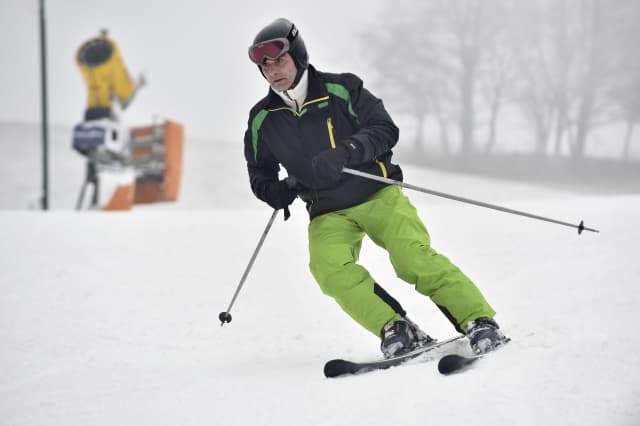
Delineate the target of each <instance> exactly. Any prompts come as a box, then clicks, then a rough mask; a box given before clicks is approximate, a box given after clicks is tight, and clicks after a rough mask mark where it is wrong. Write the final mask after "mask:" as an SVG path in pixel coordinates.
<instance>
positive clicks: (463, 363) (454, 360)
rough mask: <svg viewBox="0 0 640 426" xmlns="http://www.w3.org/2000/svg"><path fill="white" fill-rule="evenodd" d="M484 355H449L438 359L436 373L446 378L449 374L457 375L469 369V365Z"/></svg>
mask: <svg viewBox="0 0 640 426" xmlns="http://www.w3.org/2000/svg"><path fill="white" fill-rule="evenodd" d="M483 356H484V355H472V356H463V355H458V354H449V355H445V356H443V357H442V358H440V361H438V371H439V372H440V374H444V375H445V376H448V375H449V374H453V373H459V372H462V371H464V370H465V369H467V368H469V366H471V364H473V363H474V362H476V361H478V360H479V359H480V358H482V357H483Z"/></svg>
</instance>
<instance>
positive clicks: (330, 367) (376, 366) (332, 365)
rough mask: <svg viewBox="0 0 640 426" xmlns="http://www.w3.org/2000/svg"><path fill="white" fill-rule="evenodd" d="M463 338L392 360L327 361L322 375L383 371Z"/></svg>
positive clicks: (442, 342) (422, 348)
mask: <svg viewBox="0 0 640 426" xmlns="http://www.w3.org/2000/svg"><path fill="white" fill-rule="evenodd" d="M463 337H464V336H463V335H460V336H455V337H452V338H450V339H446V340H442V341H440V342H436V343H435V344H433V345H428V346H423V347H419V348H417V349H414V350H412V351H410V352H407V353H405V354H402V355H399V356H396V357H392V358H384V359H379V360H376V361H368V362H354V361H347V360H344V359H332V360H331V361H328V362H327V363H326V364H325V365H324V375H325V376H326V377H338V376H344V375H347V374H361V373H366V372H369V371H375V370H384V369H387V368H389V367H395V366H398V365H401V364H404V363H405V362H407V361H409V360H412V359H415V358H418V357H419V356H420V355H423V354H426V353H428V352H431V351H433V350H435V349H438V348H441V347H442V346H444V345H447V344H449V343H453V342H455V341H457V340H460V339H462V338H463Z"/></svg>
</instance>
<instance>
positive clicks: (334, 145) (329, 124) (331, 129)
mask: <svg viewBox="0 0 640 426" xmlns="http://www.w3.org/2000/svg"><path fill="white" fill-rule="evenodd" d="M327 130H328V131H329V142H331V148H333V149H336V141H335V139H334V138H333V122H332V121H331V117H329V118H327Z"/></svg>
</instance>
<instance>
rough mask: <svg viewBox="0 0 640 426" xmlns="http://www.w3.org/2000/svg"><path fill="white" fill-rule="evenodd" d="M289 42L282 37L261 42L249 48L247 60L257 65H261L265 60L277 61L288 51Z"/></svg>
mask: <svg viewBox="0 0 640 426" xmlns="http://www.w3.org/2000/svg"><path fill="white" fill-rule="evenodd" d="M290 46H291V45H290V44H289V40H288V39H287V38H284V37H280V38H274V39H272V40H267V41H262V42H260V43H256V44H254V45H253V46H250V47H249V59H251V62H253V63H254V64H257V65H262V64H263V63H264V61H266V60H267V59H272V60H275V59H278V58H279V57H281V56H282V55H284V54H285V53H287V52H288V51H289V47H290Z"/></svg>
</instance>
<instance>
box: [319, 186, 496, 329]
mask: <svg viewBox="0 0 640 426" xmlns="http://www.w3.org/2000/svg"><path fill="white" fill-rule="evenodd" d="M308 232H309V257H310V259H309V268H310V269H311V273H312V274H313V276H314V278H315V279H316V281H317V282H318V284H319V285H320V288H321V289H322V292H323V293H325V294H326V295H328V296H331V297H333V298H334V299H335V300H336V302H338V304H339V305H340V307H341V308H342V309H343V310H344V311H345V312H346V313H347V314H349V315H350V316H351V317H352V318H353V319H354V320H355V321H357V322H358V323H360V324H361V325H362V326H363V327H364V328H366V329H367V330H369V331H370V332H372V333H373V334H375V335H376V336H380V333H381V331H382V327H383V326H384V325H385V324H386V323H387V322H389V321H391V320H393V319H396V318H399V316H400V315H399V314H398V312H396V310H394V309H393V308H392V306H390V305H389V304H388V303H387V302H385V301H384V300H383V299H382V298H381V297H380V296H378V295H377V294H376V292H374V280H373V278H372V277H371V275H370V274H369V272H368V271H367V270H366V269H365V268H364V267H363V266H362V265H359V264H358V257H359V254H360V248H361V246H362V239H363V238H364V236H365V235H368V236H369V238H371V240H373V242H374V243H376V244H377V245H378V246H380V247H382V248H384V249H385V250H386V251H387V252H388V253H389V258H390V260H391V264H392V265H393V268H394V270H395V272H396V275H397V276H398V277H399V278H401V279H402V280H404V281H406V282H408V283H410V284H413V285H415V288H416V290H417V291H418V292H419V293H421V294H424V295H425V296H428V297H430V298H431V300H432V301H433V302H434V303H435V304H436V305H438V307H439V308H440V309H441V310H442V311H443V312H444V313H445V315H446V316H447V317H448V318H449V320H450V321H452V322H453V323H454V325H455V326H456V329H458V331H462V330H466V326H467V323H468V322H469V321H473V320H475V319H476V318H479V317H493V316H494V315H495V311H494V310H493V309H492V308H491V306H489V304H488V303H487V301H486V300H485V299H484V297H483V296H482V294H481V293H480V291H479V290H478V288H477V287H476V286H475V284H474V283H473V282H472V281H471V280H470V279H469V278H468V277H467V276H466V275H464V274H463V273H462V271H460V269H458V267H456V266H455V265H454V264H453V263H451V262H450V261H449V259H447V258H446V257H445V256H443V255H441V254H440V253H438V252H436V251H435V250H434V249H433V248H432V247H431V244H430V238H429V233H428V232H427V229H426V228H425V226H424V224H423V223H422V221H421V220H420V218H419V217H418V213H417V211H416V209H415V207H413V205H412V204H411V203H410V201H409V199H408V198H407V197H406V196H405V195H404V194H403V193H402V190H401V189H400V188H399V187H398V186H395V185H392V186H388V187H386V188H384V189H382V190H380V191H378V192H377V193H376V194H374V195H373V196H372V197H371V198H370V199H369V200H367V201H365V202H364V203H362V204H359V205H357V206H354V207H351V208H348V209H344V210H338V211H335V212H331V213H327V214H324V215H320V216H318V217H316V218H314V219H313V220H312V221H311V222H310V223H309V230H308Z"/></svg>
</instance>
